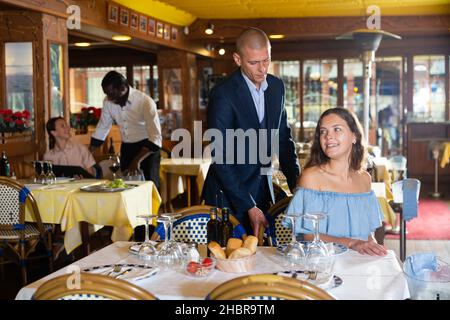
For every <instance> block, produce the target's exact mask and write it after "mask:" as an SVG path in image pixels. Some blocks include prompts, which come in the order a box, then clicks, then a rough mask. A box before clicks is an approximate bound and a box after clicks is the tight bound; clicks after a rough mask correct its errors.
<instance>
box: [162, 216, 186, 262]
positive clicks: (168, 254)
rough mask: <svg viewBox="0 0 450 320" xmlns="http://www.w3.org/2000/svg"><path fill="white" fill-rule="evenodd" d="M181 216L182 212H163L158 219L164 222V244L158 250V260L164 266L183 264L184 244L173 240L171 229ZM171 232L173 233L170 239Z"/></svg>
mask: <svg viewBox="0 0 450 320" xmlns="http://www.w3.org/2000/svg"><path fill="white" fill-rule="evenodd" d="M179 216H180V214H174V213H163V214H161V217H159V218H158V220H157V221H158V222H161V223H162V224H163V226H164V235H165V237H164V244H163V245H162V247H161V249H160V250H159V252H158V262H159V263H160V265H161V266H162V267H167V268H176V267H177V266H178V267H179V266H181V262H182V261H183V246H182V245H181V244H179V243H178V242H176V241H174V240H173V238H172V234H173V232H171V230H170V229H171V228H172V227H173V222H174V221H175V220H176V218H177V217H179ZM169 226H170V229H169ZM169 234H171V236H170V240H169Z"/></svg>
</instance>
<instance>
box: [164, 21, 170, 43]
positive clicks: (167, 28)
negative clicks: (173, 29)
mask: <svg viewBox="0 0 450 320" xmlns="http://www.w3.org/2000/svg"><path fill="white" fill-rule="evenodd" d="M164 39H165V40H170V26H169V25H168V24H165V25H164Z"/></svg>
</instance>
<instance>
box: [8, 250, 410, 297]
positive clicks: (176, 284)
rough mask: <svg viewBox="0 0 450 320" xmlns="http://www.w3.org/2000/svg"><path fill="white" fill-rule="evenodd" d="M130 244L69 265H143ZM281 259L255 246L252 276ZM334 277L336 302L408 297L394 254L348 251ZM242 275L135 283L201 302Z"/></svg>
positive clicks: (174, 276) (163, 276)
mask: <svg viewBox="0 0 450 320" xmlns="http://www.w3.org/2000/svg"><path fill="white" fill-rule="evenodd" d="M130 245H131V243H130V242H120V241H119V242H115V243H113V244H111V245H109V246H108V247H105V248H103V249H101V250H99V251H97V252H95V253H93V254H91V255H89V256H87V257H85V258H83V259H81V260H79V261H77V262H75V263H74V264H72V265H71V266H69V267H70V270H72V272H73V268H74V265H75V266H78V267H79V268H80V269H83V268H87V267H93V266H98V265H105V264H115V263H142V261H140V260H139V259H138V258H137V257H136V256H135V255H134V254H132V253H129V251H128V248H129V246H130ZM279 259H281V257H280V256H279V255H278V254H277V253H276V249H275V248H271V247H258V252H257V257H256V260H257V263H256V266H255V269H254V270H253V271H252V272H251V273H273V272H278V271H283V270H285V268H283V266H282V265H281V264H279V263H278V262H279V261H280V260H279ZM69 267H66V268H62V269H60V270H58V271H56V272H54V273H52V274H50V275H48V276H46V277H45V278H42V279H40V280H38V281H36V282H33V283H31V284H29V285H27V286H26V287H23V288H22V289H21V290H20V291H19V293H18V294H17V296H16V299H18V300H28V299H31V297H32V295H33V293H34V292H35V291H36V289H37V288H38V287H39V286H40V285H41V284H42V283H43V282H45V281H46V280H48V279H51V278H53V277H56V276H58V275H62V274H65V273H66V272H67V271H66V270H67V268H69ZM334 274H336V275H338V276H339V277H341V278H342V280H343V283H342V285H341V286H339V287H337V288H333V289H330V290H329V293H330V294H332V295H333V296H335V297H336V298H337V299H358V300H367V299H372V300H383V299H387V300H391V299H394V300H400V299H406V298H409V290H408V285H407V282H406V279H405V277H404V275H403V273H402V270H401V267H400V265H399V263H398V260H397V258H396V257H395V254H394V252H393V251H391V250H389V251H388V254H387V255H386V256H385V257H371V256H363V255H360V254H359V253H357V252H355V251H348V252H346V253H344V254H342V255H339V256H337V257H336V261H335V264H334ZM242 275H245V273H240V274H237V273H236V274H232V273H225V272H222V271H220V270H214V271H213V272H212V273H210V274H209V275H208V276H207V277H205V278H192V277H190V276H188V275H186V274H185V273H183V272H182V271H173V270H162V271H160V272H159V273H158V274H157V275H155V276H153V277H151V278H147V279H143V280H140V281H137V282H135V284H137V285H139V286H141V287H143V288H145V289H146V290H148V291H149V292H151V293H153V294H154V295H156V296H157V297H158V298H159V299H164V300H165V299H173V300H178V299H183V300H189V299H204V298H205V296H206V295H207V294H208V293H209V292H211V291H212V290H213V289H214V288H215V287H217V286H218V285H219V284H221V283H223V282H225V281H227V280H230V279H233V278H236V277H239V276H242Z"/></svg>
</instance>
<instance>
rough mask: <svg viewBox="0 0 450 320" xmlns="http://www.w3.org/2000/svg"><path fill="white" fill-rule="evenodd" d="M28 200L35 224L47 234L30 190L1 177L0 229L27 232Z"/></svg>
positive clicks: (14, 181) (40, 230)
mask: <svg viewBox="0 0 450 320" xmlns="http://www.w3.org/2000/svg"><path fill="white" fill-rule="evenodd" d="M27 200H28V203H29V204H30V209H31V215H32V217H33V222H35V223H36V227H37V229H38V230H39V232H40V233H41V235H43V234H44V233H45V231H44V226H43V224H42V220H41V215H40V214H39V209H38V206H37V204H36V200H35V199H34V197H33V195H32V194H31V193H30V190H29V189H28V188H26V187H25V186H24V185H22V184H20V183H18V182H17V181H16V180H13V179H9V178H6V177H0V229H2V230H25V205H26V202H27Z"/></svg>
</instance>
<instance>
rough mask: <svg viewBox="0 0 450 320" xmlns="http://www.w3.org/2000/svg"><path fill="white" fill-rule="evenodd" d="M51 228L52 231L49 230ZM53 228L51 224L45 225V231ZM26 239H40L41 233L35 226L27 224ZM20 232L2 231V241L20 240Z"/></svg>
mask: <svg viewBox="0 0 450 320" xmlns="http://www.w3.org/2000/svg"><path fill="white" fill-rule="evenodd" d="M49 226H50V229H48V228H49ZM52 228H53V226H52V225H50V224H45V225H44V229H45V231H49V230H51V229H52ZM24 231H25V239H28V238H33V237H39V235H40V233H39V230H38V228H37V227H36V225H35V224H32V223H27V224H25V230H24ZM20 233H21V231H20V230H6V229H0V239H2V240H18V239H20Z"/></svg>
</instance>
